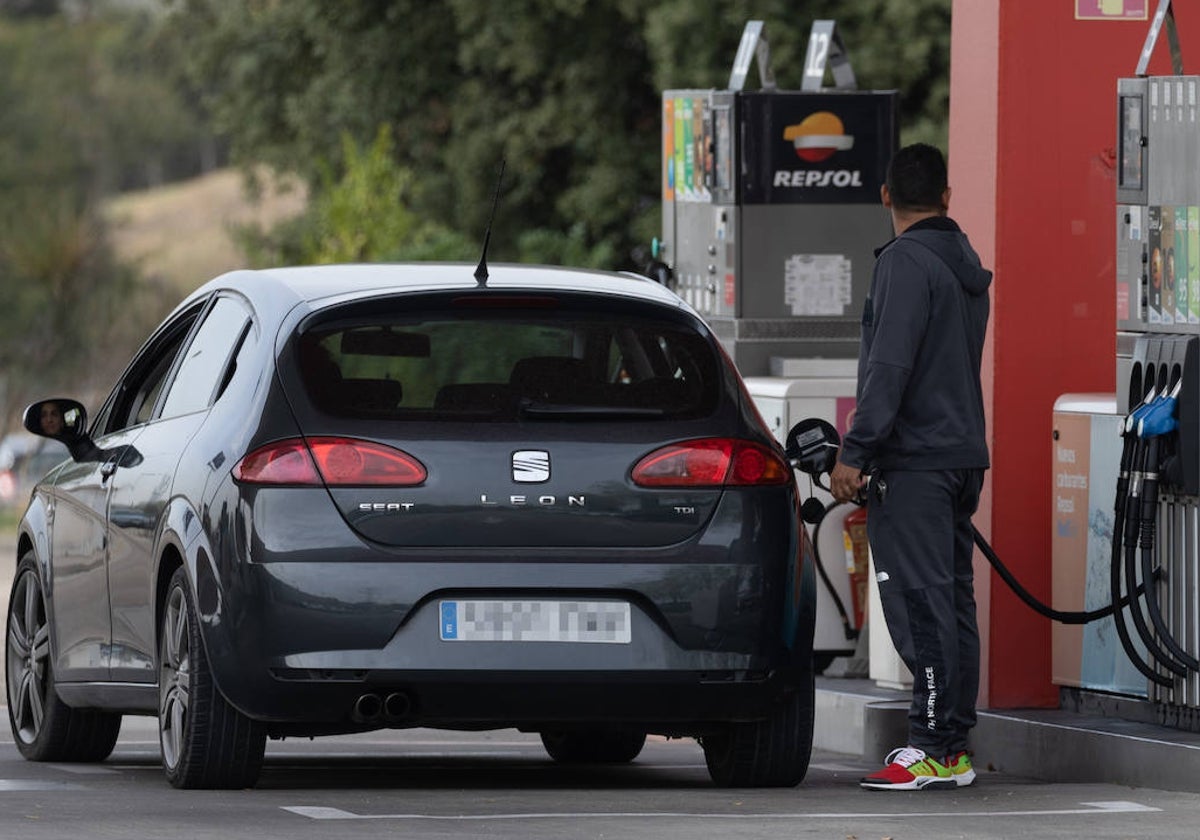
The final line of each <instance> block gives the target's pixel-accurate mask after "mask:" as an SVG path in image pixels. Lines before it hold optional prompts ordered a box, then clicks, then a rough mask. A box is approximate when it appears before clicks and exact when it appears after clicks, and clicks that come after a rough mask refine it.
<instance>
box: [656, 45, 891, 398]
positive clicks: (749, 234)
mask: <svg viewBox="0 0 1200 840" xmlns="http://www.w3.org/2000/svg"><path fill="white" fill-rule="evenodd" d="M752 55H757V56H758V67H759V76H760V78H761V79H762V82H763V87H762V89H761V90H757V91H750V90H743V87H744V85H745V81H746V77H747V75H748V71H749V65H750V56H752ZM831 56H835V57H836V58H837V59H838V61H837V62H836V67H837V68H838V71H839V72H838V73H837V74H835V79H837V78H838V77H839V76H840V79H839V84H841V85H848V87H841V88H838V89H833V90H830V89H825V88H822V87H821V86H820V85H821V82H822V79H823V76H824V72H825V67H826V63H827V62H828V61H829V59H830V57H831ZM806 70H807V71H808V72H806V82H805V87H804V88H803V89H801V90H799V91H788V90H778V89H776V87H775V85H774V74H773V72H772V71H771V69H770V59H769V51H768V50H767V49H766V40H765V36H764V33H763V27H762V22H761V21H751V22H750V23H749V24H748V25H747V27H746V31H745V33H744V34H743V36H742V44H741V47H740V48H739V50H738V57H737V59H735V62H734V68H733V71H732V73H731V75H730V80H729V88H728V89H727V90H668V91H666V92H664V93H663V123H662V125H663V132H662V136H663V163H664V166H663V187H662V190H663V237H662V240H661V242H660V243H658V248H657V252H658V253H657V254H656V256H657V258H658V259H659V260H661V261H662V262H664V263H665V264H666V265H667V266H669V267H670V270H671V274H672V280H671V282H672V283H673V285H674V288H675V291H676V292H677V293H678V294H679V295H680V296H681V297H683V298H684V299H685V300H687V301H688V303H690V304H691V305H692V306H694V307H695V308H696V309H697V310H698V311H699V312H700V314H701V315H703V316H704V317H705V318H706V320H707V321H708V322H709V324H710V325H711V326H712V328H713V330H714V331H715V332H716V333H717V335H718V336H719V337H720V339H721V341H722V343H723V344H724V346H725V349H726V350H727V351H728V352H729V354H730V356H731V357H732V359H733V361H734V363H735V364H737V366H738V369H739V370H740V371H741V372H742V375H743V376H767V375H774V376H788V375H789V374H788V372H787V367H786V360H788V359H795V358H799V359H813V358H829V359H845V358H855V357H856V356H857V354H858V339H859V328H858V327H859V316H860V314H861V312H862V305H863V301H864V300H865V299H866V296H867V291H868V288H869V285H870V280H871V268H872V265H873V264H874V254H873V249H874V248H876V247H878V246H879V245H882V244H883V243H885V242H887V241H888V240H889V239H891V237H892V232H891V223H890V220H889V218H888V215H887V213H886V212H885V211H884V210H883V208H882V207H881V206H880V201H879V188H880V186H881V185H882V184H883V181H884V176H885V173H886V169H887V164H888V161H889V160H890V159H891V155H892V153H893V152H894V151H895V148H896V145H897V140H898V133H897V132H898V129H897V122H896V112H897V102H898V96H897V93H896V92H895V91H859V90H856V89H854V77H853V72H852V71H851V70H850V68H849V62H848V60H846V56H845V50H844V48H842V47H841V41H840V39H839V38H838V37H837V32H836V28H835V27H834V24H833V22H832V21H817V22H816V23H814V25H813V33H812V36H811V37H810V41H809V48H808V59H807V61H806ZM813 79H815V81H809V80H813Z"/></svg>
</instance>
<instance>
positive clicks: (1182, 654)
mask: <svg viewBox="0 0 1200 840" xmlns="http://www.w3.org/2000/svg"><path fill="white" fill-rule="evenodd" d="M1158 442H1159V439H1158V438H1156V437H1155V438H1150V440H1149V441H1148V443H1147V451H1146V464H1147V467H1146V474H1145V478H1144V480H1143V483H1142V523H1141V528H1140V533H1139V540H1138V542H1139V546H1140V548H1141V551H1142V579H1143V580H1149V575H1150V574H1151V567H1152V566H1153V557H1154V539H1155V531H1156V530H1157V525H1158V468H1159V467H1158ZM1156 589H1157V588H1156V587H1153V586H1150V587H1147V588H1146V612H1148V613H1149V614H1150V620H1151V622H1152V623H1153V624H1154V629H1155V631H1156V632H1157V633H1158V638H1159V639H1161V640H1162V643H1163V644H1164V645H1166V648H1167V650H1168V651H1170V652H1171V655H1172V656H1174V657H1175V659H1176V660H1177V661H1178V662H1180V663H1182V665H1183V666H1185V667H1186V668H1187V669H1188V670H1191V671H1200V661H1197V660H1196V657H1194V656H1191V655H1190V654H1188V652H1187V651H1185V650H1184V649H1183V646H1182V645H1180V644H1179V642H1178V641H1176V639H1175V637H1174V635H1173V634H1172V633H1171V631H1170V629H1169V628H1168V627H1167V622H1166V621H1165V620H1164V619H1163V617H1162V608H1161V606H1160V605H1159V602H1158V592H1157V591H1156ZM1171 670H1175V669H1173V668H1172V669H1171ZM1176 673H1178V672H1177V671H1176Z"/></svg>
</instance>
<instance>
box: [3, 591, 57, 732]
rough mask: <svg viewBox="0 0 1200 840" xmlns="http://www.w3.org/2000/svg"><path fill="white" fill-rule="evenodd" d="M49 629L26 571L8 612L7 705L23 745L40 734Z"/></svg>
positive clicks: (46, 688)
mask: <svg viewBox="0 0 1200 840" xmlns="http://www.w3.org/2000/svg"><path fill="white" fill-rule="evenodd" d="M49 659H50V625H49V622H47V620H46V605H45V602H44V601H43V599H42V587H41V584H40V583H39V582H38V578H37V575H36V574H34V573H33V572H32V571H29V570H27V571H25V573H24V574H22V575H21V577H20V579H19V580H18V581H17V585H16V586H15V587H13V596H12V600H11V603H10V604H9V611H8V703H9V707H10V709H11V711H12V718H13V730H14V733H15V734H16V736H17V737H18V738H20V739H21V741H22V742H24V743H26V744H32V743H33V742H34V741H35V740H36V739H37V737H38V733H40V732H41V731H42V724H43V722H44V721H45V718H46V699H47V696H48V692H49V690H50V685H49V674H50V669H49Z"/></svg>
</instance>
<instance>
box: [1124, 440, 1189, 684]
mask: <svg viewBox="0 0 1200 840" xmlns="http://www.w3.org/2000/svg"><path fill="white" fill-rule="evenodd" d="M1147 444H1148V442H1147V441H1144V440H1141V441H1139V442H1138V443H1137V445H1136V448H1135V450H1134V455H1133V469H1132V470H1131V472H1130V480H1129V492H1128V495H1127V497H1126V500H1125V527H1124V532H1125V533H1124V552H1123V553H1124V567H1125V591H1126V592H1129V591H1132V589H1133V587H1134V586H1136V585H1137V569H1138V554H1137V547H1138V540H1139V538H1140V537H1141V536H1142V533H1141V532H1142V520H1143V518H1144V516H1145V515H1146V514H1147V510H1146V507H1145V505H1144V504H1143V503H1142V502H1143V499H1142V490H1143V485H1144V484H1145V479H1146V464H1147V456H1148V454H1149V449H1150V447H1149V446H1148V445H1147ZM1156 500H1157V499H1156ZM1148 513H1149V515H1150V517H1151V519H1153V518H1154V516H1155V511H1154V510H1153V509H1151V510H1150V511H1148ZM1151 540H1153V534H1151ZM1146 591H1147V592H1149V591H1150V588H1147V590H1146ZM1147 597H1149V595H1147ZM1129 613H1130V615H1131V616H1132V618H1133V626H1134V628H1136V629H1137V633H1138V638H1140V639H1141V640H1142V643H1143V644H1144V645H1145V646H1146V651H1147V652H1148V653H1149V654H1150V659H1151V660H1152V661H1154V662H1157V663H1158V664H1159V665H1162V666H1163V667H1164V668H1166V669H1167V670H1168V671H1171V672H1172V673H1173V674H1176V675H1177V676H1180V677H1186V676H1187V668H1186V667H1185V666H1184V665H1182V664H1181V663H1180V662H1178V661H1177V660H1176V659H1175V658H1174V657H1173V656H1172V655H1171V654H1170V653H1169V652H1168V651H1166V650H1164V649H1163V648H1162V647H1161V646H1160V645H1159V643H1158V640H1157V639H1155V638H1154V634H1153V633H1151V632H1150V626H1149V625H1148V624H1147V623H1146V618H1145V616H1143V615H1142V610H1141V608H1140V607H1139V606H1138V605H1137V604H1134V605H1132V606H1131V607H1130V609H1129Z"/></svg>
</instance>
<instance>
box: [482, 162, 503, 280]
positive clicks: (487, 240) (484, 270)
mask: <svg viewBox="0 0 1200 840" xmlns="http://www.w3.org/2000/svg"><path fill="white" fill-rule="evenodd" d="M504 163H505V159H504V158H501V159H500V174H499V175H498V176H497V177H496V194H495V195H493V196H492V212H491V213H490V214H489V215H488V223H487V231H486V232H485V233H484V234H483V253H482V254H480V255H479V265H478V266H477V267H476V268H475V282H476V283H478V284H479V285H480V286H481V287H482V286H486V285H487V280H488V270H487V252H488V243H490V242H491V241H492V221H493V220H494V219H495V218H496V203H497V202H498V201H499V200H500V182H501V181H503V180H504Z"/></svg>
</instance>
